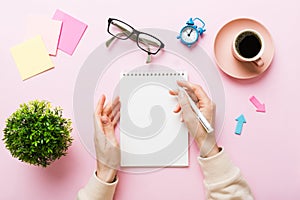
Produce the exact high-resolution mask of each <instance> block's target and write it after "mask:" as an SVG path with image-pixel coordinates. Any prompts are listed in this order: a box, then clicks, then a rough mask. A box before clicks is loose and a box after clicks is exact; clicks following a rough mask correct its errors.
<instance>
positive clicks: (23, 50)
mask: <svg viewBox="0 0 300 200" xmlns="http://www.w3.org/2000/svg"><path fill="white" fill-rule="evenodd" d="M10 51H11V54H12V56H13V58H14V61H15V63H16V65H17V67H18V70H19V72H20V75H21V78H22V79H23V80H26V79H28V78H30V77H32V76H35V75H37V74H39V73H42V72H44V71H47V70H49V69H51V68H53V67H54V65H53V63H52V61H51V59H50V57H49V54H48V52H47V49H46V46H45V44H44V42H43V40H42V37H41V36H40V35H38V36H36V37H34V38H31V39H29V40H27V41H25V42H23V43H21V44H19V45H16V46H14V47H12V48H11V49H10Z"/></svg>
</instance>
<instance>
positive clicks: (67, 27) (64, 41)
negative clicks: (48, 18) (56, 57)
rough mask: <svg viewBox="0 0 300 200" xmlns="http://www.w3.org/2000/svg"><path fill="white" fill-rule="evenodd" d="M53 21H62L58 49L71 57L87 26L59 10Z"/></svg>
mask: <svg viewBox="0 0 300 200" xmlns="http://www.w3.org/2000/svg"><path fill="white" fill-rule="evenodd" d="M53 19H55V20H59V21H62V23H63V25H62V29H61V34H60V39H59V43H58V49H60V50H62V51H63V52H65V53H67V54H69V55H72V54H73V53H74V51H75V49H76V47H77V45H78V43H79V41H80V40H81V37H82V36H83V34H84V32H85V30H86V28H87V25H86V24H85V23H83V22H81V21H79V20H78V19H75V18H74V17H72V16H70V15H68V14H66V13H64V12H62V11H60V10H56V12H55V14H54V16H53Z"/></svg>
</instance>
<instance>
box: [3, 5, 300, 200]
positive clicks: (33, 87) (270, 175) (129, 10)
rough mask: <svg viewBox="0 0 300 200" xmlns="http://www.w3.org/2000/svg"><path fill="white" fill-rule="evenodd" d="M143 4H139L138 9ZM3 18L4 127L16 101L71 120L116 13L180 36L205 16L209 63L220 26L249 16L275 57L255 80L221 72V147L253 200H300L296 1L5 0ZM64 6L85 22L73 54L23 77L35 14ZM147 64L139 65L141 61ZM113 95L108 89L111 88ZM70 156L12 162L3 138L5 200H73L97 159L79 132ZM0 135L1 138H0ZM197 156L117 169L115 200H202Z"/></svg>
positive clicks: (299, 73) (203, 42)
mask: <svg viewBox="0 0 300 200" xmlns="http://www.w3.org/2000/svg"><path fill="white" fill-rule="evenodd" d="M139 5H140V8H139ZM4 8H5V9H2V12H1V13H0V15H1V19H2V25H1V27H2V28H1V37H0V40H1V41H0V63H1V66H0V91H1V98H0V129H1V130H3V129H4V125H5V119H6V118H7V117H8V116H9V115H10V114H11V113H12V112H13V111H14V110H15V109H16V108H17V107H18V105H19V104H20V103H23V102H27V101H29V100H32V99H36V98H38V99H47V100H49V101H51V102H52V103H53V104H55V105H60V106H62V107H63V108H64V113H65V116H66V117H69V118H72V119H74V117H73V105H72V101H73V90H74V85H75V81H76V77H77V74H78V72H79V70H80V67H81V65H82V64H83V62H84V61H85V59H86V58H87V56H88V55H89V54H90V53H91V52H92V51H93V50H94V49H95V48H96V47H97V46H98V45H99V44H100V43H102V42H104V41H105V40H106V39H107V38H109V35H108V34H107V33H106V25H107V18H108V17H118V18H120V19H124V20H126V21H127V22H129V23H131V24H132V25H133V26H135V27H136V28H165V29H170V30H174V31H179V30H180V29H181V27H182V26H183V25H184V24H185V22H186V20H188V18H189V17H201V18H203V19H204V20H205V21H206V23H207V32H206V33H205V36H204V37H203V39H202V40H201V41H200V43H199V45H202V47H203V48H204V49H205V50H206V51H207V53H208V54H209V55H210V56H211V58H212V59H213V40H214V37H215V35H216V34H217V31H218V30H219V29H220V28H221V26H222V25H223V24H225V23H226V22H228V21H229V20H232V19H234V18H238V17H250V18H254V19H256V20H258V21H260V22H261V23H263V24H264V25H265V26H266V27H267V28H268V29H269V31H270V32H271V34H272V36H273V39H274V42H275V47H276V53H275V57H274V60H273V63H272V66H271V67H270V68H269V69H268V70H267V71H266V73H264V74H263V76H261V77H260V78H258V79H255V80H248V81H239V80H236V79H232V78H230V77H228V76H227V75H225V74H224V73H222V72H221V71H220V70H219V73H220V76H221V78H222V81H223V85H224V89H225V94H226V113H225V116H226V119H225V123H224V127H223V130H222V137H221V139H220V141H219V144H220V145H223V146H225V148H226V151H227V152H228V153H229V154H230V156H231V158H232V160H233V162H234V163H235V164H236V165H237V166H239V167H240V169H241V171H242V173H243V175H244V176H245V178H246V179H247V180H248V182H249V184H250V186H251V188H252V191H253V193H254V195H255V197H256V199H259V200H260V199H262V200H266V199H272V200H282V199H300V192H299V187H300V154H299V153H298V149H299V144H300V143H299V141H300V131H299V130H298V128H299V127H298V123H297V122H298V114H299V112H300V107H299V102H300V95H299V91H300V79H299V77H300V66H299V64H298V62H297V61H298V58H299V47H298V46H299V45H300V37H299V31H300V29H299V19H300V13H299V9H298V8H299V3H298V1H296V0H286V1H279V0H265V1H260V0H252V1H244V2H241V1H239V0H230V1H217V0H211V1H196V0H191V1H189V2H185V3H184V5H183V4H181V3H180V2H176V1H159V0H152V1H147V2H145V3H141V2H140V1H138V0H134V1H132V2H128V1H127V2H125V1H116V0H111V1H96V0H93V1H74V2H70V1H56V0H55V1H53V0H52V1H48V0H47V1H38V0H30V1H16V0H12V1H7V2H5V5H4ZM57 8H59V9H61V10H64V11H65V12H67V13H69V14H70V15H73V16H74V17H76V18H78V19H80V20H81V21H84V22H85V23H86V24H88V25H89V27H88V29H87V31H86V33H85V35H84V36H83V38H82V40H81V42H80V43H79V45H78V47H77V49H76V50H75V52H74V54H73V56H69V55H67V54H65V53H63V52H59V53H58V55H57V57H56V58H53V62H54V63H55V66H56V67H55V69H53V70H51V71H48V72H46V73H44V74H41V75H39V76H37V77H34V78H32V79H29V80H27V81H25V82H23V81H21V78H20V76H19V74H18V71H17V68H16V66H15V63H14V62H13V59H12V56H11V55H10V53H9V48H10V47H12V46H14V45H15V44H18V43H20V42H22V41H23V40H24V38H23V36H24V35H25V19H26V16H27V15H29V14H43V15H48V16H49V18H50V17H52V15H53V14H54V12H55V10H56V9H57ZM141 64H143V63H141ZM108 89H109V88H108ZM252 95H255V96H257V97H258V98H259V99H260V100H261V101H263V102H264V103H265V104H266V106H267V112H266V113H256V112H254V108H253V106H252V105H251V104H250V102H249V97H251V96H252ZM241 113H243V114H244V115H245V116H246V119H247V123H246V124H245V125H244V129H243V133H242V135H241V136H237V135H235V134H234V129H235V125H236V121H235V120H234V119H235V118H236V117H237V116H239V115H240V114H241ZM72 135H73V137H74V143H73V145H72V147H71V148H70V149H69V154H68V156H66V157H64V158H62V159H61V160H58V161H57V162H55V163H53V165H51V166H50V167H49V168H46V169H42V168H37V167H34V166H29V165H27V164H23V163H21V162H19V161H18V160H17V159H14V158H12V157H11V155H10V153H9V152H8V151H7V150H6V149H5V146H4V143H3V142H2V141H1V142H0V160H1V165H0V177H1V187H0V199H3V200H19V199H22V200H23V199H24V200H41V199H43V200H53V199H55V200H71V199H75V198H76V194H77V191H78V190H79V189H80V188H81V187H83V186H84V185H85V183H86V182H87V181H88V179H89V178H90V176H91V174H92V173H93V171H94V169H95V161H94V159H93V158H92V157H91V156H90V154H89V153H88V152H87V151H86V150H85V148H84V146H83V145H82V144H81V142H80V140H79V137H78V132H77V130H76V126H74V131H73V133H72ZM2 137H3V132H1V139H2ZM197 153H198V152H197V150H196V148H195V147H194V146H193V147H192V148H191V151H190V154H191V156H190V160H191V162H190V167H189V168H183V169H182V168H173V169H169V168H167V169H163V170H160V171H157V172H153V173H148V174H141V175H133V174H125V173H120V174H119V178H120V182H119V185H118V188H117V192H116V196H115V197H116V198H115V199H118V200H140V199H143V200H152V199H173V200H181V199H188V200H194V199H204V191H203V185H202V174H201V172H200V168H199V166H198V165H197V163H196V156H197Z"/></svg>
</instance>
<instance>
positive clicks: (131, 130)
mask: <svg viewBox="0 0 300 200" xmlns="http://www.w3.org/2000/svg"><path fill="white" fill-rule="evenodd" d="M186 78H187V73H186V72H161V71H160V72H155V71H152V72H129V73H122V74H121V81H120V100H121V119H120V148H121V166H122V167H167V166H181V167H183V166H188V131H187V128H186V127H185V125H184V123H182V122H180V114H179V113H177V114H176V113H174V112H173V110H174V108H175V107H176V105H177V97H175V96H171V95H170V94H169V90H170V89H173V90H174V89H175V90H176V89H177V84H176V80H183V79H185V80H186Z"/></svg>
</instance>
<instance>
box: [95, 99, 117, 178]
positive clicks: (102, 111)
mask: <svg viewBox="0 0 300 200" xmlns="http://www.w3.org/2000/svg"><path fill="white" fill-rule="evenodd" d="M105 100H106V97H105V96H104V95H102V96H101V98H100V100H99V102H98V105H97V108H96V112H95V114H94V126H95V133H94V134H95V135H94V143H95V150H96V156H97V176H98V178H100V179H101V180H103V181H105V182H108V183H109V182H113V181H114V179H115V177H116V174H117V170H118V169H119V167H120V147H119V143H118V141H117V138H116V136H115V126H116V124H117V123H118V121H119V119H120V100H119V97H117V98H115V99H114V101H113V102H112V103H111V102H109V103H107V105H105Z"/></svg>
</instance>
